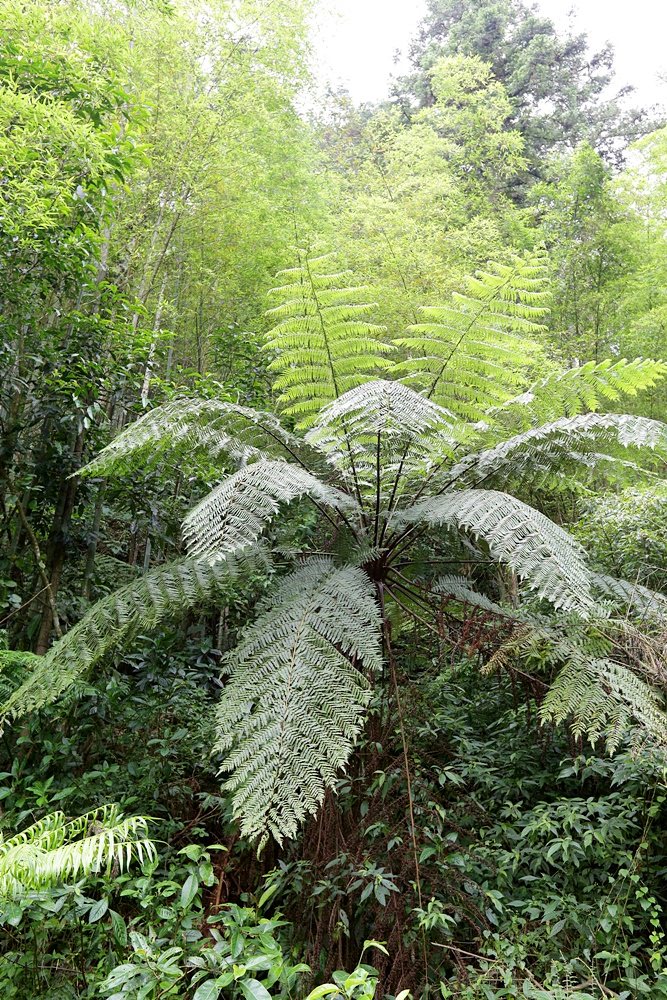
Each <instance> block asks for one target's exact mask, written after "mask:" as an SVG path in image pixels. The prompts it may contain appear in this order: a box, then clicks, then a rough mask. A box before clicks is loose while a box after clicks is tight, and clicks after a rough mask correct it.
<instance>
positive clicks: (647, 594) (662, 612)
mask: <svg viewBox="0 0 667 1000" xmlns="http://www.w3.org/2000/svg"><path fill="white" fill-rule="evenodd" d="M593 586H594V587H595V589H596V590H597V591H598V592H599V594H600V595H601V596H602V597H604V598H606V599H607V600H608V601H610V602H611V603H612V604H614V605H615V606H616V607H617V608H618V610H619V611H621V612H623V613H627V614H630V615H635V616H637V617H639V618H647V619H653V620H656V621H662V622H664V621H667V597H665V595H664V594H661V593H659V592H658V591H657V590H651V589H650V588H649V587H644V586H642V584H641V583H631V582H630V581H629V580H617V579H616V578H615V577H613V576H607V575H606V574H605V573H594V574H593Z"/></svg>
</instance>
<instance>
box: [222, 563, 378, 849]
mask: <svg viewBox="0 0 667 1000" xmlns="http://www.w3.org/2000/svg"><path fill="white" fill-rule="evenodd" d="M362 667H363V668H365V671H366V673H367V674H368V673H371V674H372V673H373V672H374V671H377V670H379V669H380V667H381V646H380V616H379V612H378V607H377V604H376V602H375V596H374V591H373V587H372V586H371V584H370V582H369V580H368V578H367V577H366V575H365V574H364V573H363V572H362V571H361V570H360V569H356V568H354V567H346V568H343V569H337V568H336V567H335V566H334V564H333V563H332V562H331V560H329V559H324V558H318V559H313V560H311V561H309V562H308V563H307V564H305V565H304V566H302V567H300V568H299V569H297V570H296V571H295V572H294V573H292V574H291V575H290V576H288V577H287V578H286V579H284V580H283V581H282V582H281V584H280V586H279V587H278V589H277V591H275V592H274V593H273V594H272V595H271V597H270V598H269V599H268V600H267V602H266V603H265V605H264V607H263V608H262V610H261V613H260V615H259V617H258V618H257V620H256V621H255V622H254V624H253V625H251V626H250V627H249V628H247V629H246V630H245V631H244V633H243V634H242V636H241V639H240V642H239V644H238V646H237V647H236V648H235V649H234V650H233V652H232V653H230V654H229V656H228V657H227V669H228V670H230V671H231V675H232V677H231V681H230V682H229V684H228V685H227V687H226V688H225V695H224V697H223V699H222V701H221V702H220V709H219V712H218V728H219V733H220V735H219V739H218V744H217V749H219V750H221V751H225V752H228V756H227V757H226V759H225V762H224V765H223V768H224V770H225V771H228V772H232V777H231V778H230V779H229V780H228V781H227V784H226V788H228V789H229V790H230V791H232V792H233V793H234V809H235V812H236V814H237V815H238V816H240V818H241V821H242V823H241V829H242V832H243V833H244V834H246V835H247V836H249V837H252V838H259V839H260V844H261V842H262V840H263V838H265V837H266V835H267V833H269V832H270V833H271V834H273V836H274V837H275V838H276V839H277V840H278V841H282V839H283V837H288V838H289V837H293V836H295V835H296V832H297V828H298V825H299V823H300V822H301V821H302V820H303V819H304V818H305V817H306V816H308V815H311V814H312V813H314V812H315V811H316V809H317V806H318V805H319V803H320V802H321V800H322V796H323V794H324V790H325V788H326V787H331V785H333V783H334V780H335V778H336V775H337V772H338V770H339V768H341V767H342V766H343V765H344V764H345V763H346V762H347V760H348V758H349V756H350V752H351V750H352V746H353V743H354V740H355V737H356V736H357V735H358V733H359V731H360V728H361V723H362V719H363V709H364V706H365V705H366V704H367V702H368V697H369V686H368V680H367V678H366V676H365V675H364V674H362V672H361V668H362Z"/></svg>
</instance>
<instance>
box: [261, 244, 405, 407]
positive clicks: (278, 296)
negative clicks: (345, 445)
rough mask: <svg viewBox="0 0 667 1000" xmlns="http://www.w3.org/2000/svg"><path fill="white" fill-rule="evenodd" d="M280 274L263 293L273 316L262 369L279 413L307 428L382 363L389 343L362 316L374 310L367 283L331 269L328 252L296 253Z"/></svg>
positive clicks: (382, 330)
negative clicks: (268, 357)
mask: <svg viewBox="0 0 667 1000" xmlns="http://www.w3.org/2000/svg"><path fill="white" fill-rule="evenodd" d="M279 277H283V278H284V279H286V282H285V283H284V284H283V285H281V286H280V287H277V288H274V289H272V291H271V292H270V295H271V296H272V297H273V298H274V300H276V301H277V302H278V304H277V305H275V306H274V307H273V308H272V309H270V310H269V312H268V314H267V315H268V316H269V317H271V318H272V319H274V320H277V321H278V322H277V324H276V326H274V327H273V329H272V330H271V331H270V332H269V333H268V334H267V343H266V349H267V350H269V351H273V352H275V353H276V357H275V358H274V360H273V361H272V362H271V363H270V365H269V368H270V369H271V371H273V372H276V379H275V382H274V384H273V387H274V389H275V390H276V392H278V393H279V396H278V401H279V402H280V404H281V405H282V407H283V409H284V411H285V413H287V414H289V415H290V416H293V417H296V418H298V423H297V426H298V427H308V426H310V424H311V423H312V422H313V419H314V417H315V415H316V414H317V412H318V411H319V410H320V409H321V407H322V406H326V404H327V403H330V402H331V401H332V400H334V399H337V398H338V396H340V395H342V394H343V393H344V392H346V391H347V390H348V389H351V388H353V387H354V386H357V385H360V384H361V383H362V382H364V381H367V380H368V379H369V378H371V377H372V376H373V375H376V374H377V372H378V371H380V370H381V369H383V368H387V367H389V362H388V361H387V360H386V358H385V357H384V355H385V354H386V353H387V352H388V351H390V350H391V348H390V347H389V346H388V345H387V344H385V343H383V342H382V340H381V338H382V336H383V334H384V333H385V328H384V327H383V326H378V325H377V324H374V323H372V322H370V320H369V319H368V317H369V316H370V315H371V314H372V313H373V312H374V311H375V309H376V308H377V307H376V304H375V303H374V302H372V300H371V299H370V294H371V293H370V289H368V288H366V287H359V286H353V285H350V284H349V272H347V271H343V272H340V271H339V272H333V271H332V270H331V257H330V256H324V257H315V258H312V257H309V256H308V254H307V253H305V252H303V251H302V252H300V262H299V266H298V267H295V268H291V269H290V270H288V271H282V272H280V274H279Z"/></svg>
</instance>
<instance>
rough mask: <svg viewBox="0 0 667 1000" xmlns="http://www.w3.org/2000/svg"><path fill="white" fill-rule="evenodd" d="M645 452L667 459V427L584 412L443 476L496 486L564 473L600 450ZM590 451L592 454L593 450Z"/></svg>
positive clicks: (509, 441) (601, 456) (631, 417)
mask: <svg viewBox="0 0 667 1000" xmlns="http://www.w3.org/2000/svg"><path fill="white" fill-rule="evenodd" d="M614 445H620V446H621V447H623V448H629V447H635V448H648V449H650V450H651V451H657V452H658V453H659V454H662V455H664V454H667V424H664V423H662V422H661V421H659V420H650V419H648V418H647V417H637V416H634V415H627V414H615V413H605V414H601V413H586V414H580V415H579V416H577V417H561V418H560V419H559V420H554V421H553V422H552V423H550V424H545V425H543V426H542V427H536V428H533V429H531V430H528V431H524V432H523V433H521V434H517V435H515V436H514V437H511V438H508V439H507V440H506V441H501V442H500V443H499V444H497V445H495V446H494V447H493V448H488V449H487V450H486V451H482V452H478V453H477V454H470V455H467V456H466V457H465V458H464V459H463V460H462V461H461V462H458V463H457V464H456V465H454V466H452V468H451V469H449V470H448V472H447V479H448V480H450V481H452V482H460V483H462V484H468V483H470V484H471V485H474V484H475V483H476V482H481V481H482V480H483V481H484V482H487V481H488V480H489V479H492V478H493V479H494V481H495V482H496V483H498V482H499V481H500V482H508V481H509V480H510V479H513V480H516V479H522V478H524V477H529V478H530V479H535V478H536V476H538V475H539V474H541V473H549V472H552V471H557V472H558V473H559V474H562V473H564V472H566V471H567V470H568V467H569V468H572V466H576V465H577V464H578V463H581V462H586V463H587V464H589V465H595V464H597V462H598V461H601V460H602V459H604V458H605V457H609V456H608V455H606V456H605V455H604V454H600V453H599V451H598V450H599V449H600V448H606V449H609V448H610V447H613V446H614ZM593 449H596V450H595V451H594V450H593Z"/></svg>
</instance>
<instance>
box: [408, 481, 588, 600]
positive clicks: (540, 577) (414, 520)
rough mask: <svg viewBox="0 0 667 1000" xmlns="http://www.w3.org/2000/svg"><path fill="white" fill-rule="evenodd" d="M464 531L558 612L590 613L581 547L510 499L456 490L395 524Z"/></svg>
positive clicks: (415, 508) (429, 501) (426, 502)
mask: <svg viewBox="0 0 667 1000" xmlns="http://www.w3.org/2000/svg"><path fill="white" fill-rule="evenodd" d="M420 522H421V523H425V524H429V525H434V526H436V525H444V526H446V527H452V528H462V529H465V530H466V531H470V532H471V533H472V534H473V535H475V536H476V537H478V538H482V539H483V540H484V541H485V542H486V543H487V545H488V546H489V550H490V552H491V555H492V557H493V558H494V559H498V560H499V562H504V563H507V564H508V565H509V566H510V567H511V568H512V569H513V570H514V571H515V572H516V573H517V574H518V575H519V577H521V578H522V579H524V580H525V581H526V582H527V584H528V586H529V587H530V588H531V589H533V590H536V591H537V593H538V594H539V596H540V597H543V598H545V599H546V600H548V601H550V602H551V604H553V605H554V606H555V607H557V608H577V609H579V610H582V611H585V610H587V609H589V608H591V607H592V605H593V599H592V597H591V589H590V588H591V580H590V573H589V571H588V570H587V568H586V566H585V563H584V558H583V556H584V554H583V550H582V548H581V546H580V545H579V544H578V542H576V541H575V540H574V539H573V538H572V537H571V536H570V535H568V534H567V532H565V531H563V529H562V528H559V527H558V525H556V524H554V523H553V521H550V520H549V518H548V517H545V516H544V514H540V512H539V511H537V510H534V509H533V508H532V507H529V506H528V505H527V504H525V503H522V502H521V501H520V500H517V499H516V498H515V497H513V496H510V495H509V494H507V493H499V492H498V491H496V490H454V491H452V492H451V493H446V494H444V495H442V496H435V497H430V498H428V499H427V500H423V501H421V502H420V503H418V504H415V506H413V507H410V508H408V509H407V510H404V511H402V512H401V514H400V516H399V518H398V519H397V523H399V524H401V523H402V524H403V525H411V524H419V523H420Z"/></svg>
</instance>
